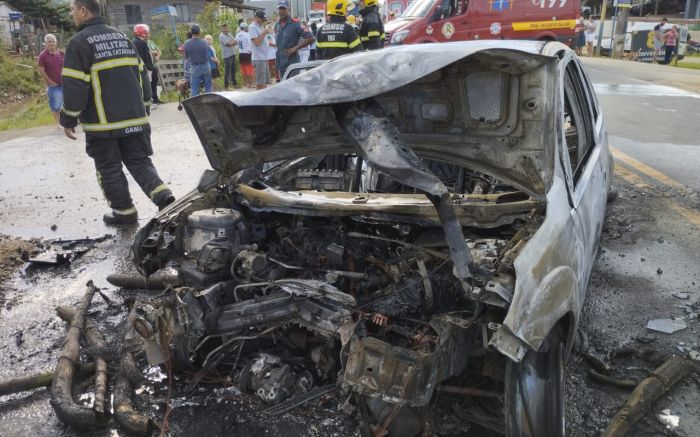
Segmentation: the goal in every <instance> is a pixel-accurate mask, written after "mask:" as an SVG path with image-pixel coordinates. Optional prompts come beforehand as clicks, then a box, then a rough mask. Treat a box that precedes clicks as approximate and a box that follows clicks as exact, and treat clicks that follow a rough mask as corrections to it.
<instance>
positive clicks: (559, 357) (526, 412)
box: [504, 327, 566, 437]
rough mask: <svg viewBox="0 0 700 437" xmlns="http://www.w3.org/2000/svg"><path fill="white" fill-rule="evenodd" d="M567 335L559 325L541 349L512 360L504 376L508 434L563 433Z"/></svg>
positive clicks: (524, 436) (552, 435)
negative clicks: (514, 360)
mask: <svg viewBox="0 0 700 437" xmlns="http://www.w3.org/2000/svg"><path fill="white" fill-rule="evenodd" d="M564 348H565V345H564V335H563V333H562V330H561V329H560V328H559V327H556V328H555V329H553V330H552V332H551V333H550V334H549V336H548V337H547V339H546V340H545V342H544V344H543V345H542V347H541V348H540V350H539V351H538V352H529V353H528V354H527V355H526V356H525V357H524V358H523V360H522V361H521V362H520V363H514V362H512V361H510V360H509V362H508V364H507V366H506V380H505V382H506V383H505V402H504V404H505V405H504V408H505V411H504V413H505V419H506V436H507V437H542V436H547V437H564V436H565V435H566V431H565V419H564V417H565V413H566V397H565V392H564Z"/></svg>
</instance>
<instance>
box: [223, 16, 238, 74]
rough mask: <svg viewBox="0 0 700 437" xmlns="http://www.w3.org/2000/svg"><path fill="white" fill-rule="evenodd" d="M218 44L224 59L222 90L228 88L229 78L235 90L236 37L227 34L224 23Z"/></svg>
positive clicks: (227, 30)
mask: <svg viewBox="0 0 700 437" xmlns="http://www.w3.org/2000/svg"><path fill="white" fill-rule="evenodd" d="M219 43H220V44H221V56H222V57H223V58H224V88H228V84H229V78H230V79H231V84H232V85H233V86H234V87H236V88H237V87H238V83H236V47H237V46H238V41H237V40H236V37H235V36H233V34H232V33H231V32H229V28H228V24H226V23H224V24H223V25H222V26H221V33H220V34H219Z"/></svg>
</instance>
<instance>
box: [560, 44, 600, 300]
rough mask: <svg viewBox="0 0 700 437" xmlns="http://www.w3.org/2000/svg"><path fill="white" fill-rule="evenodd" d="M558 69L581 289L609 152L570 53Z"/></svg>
mask: <svg viewBox="0 0 700 437" xmlns="http://www.w3.org/2000/svg"><path fill="white" fill-rule="evenodd" d="M562 63H563V65H562V66H561V68H560V73H561V74H562V79H563V82H564V84H563V85H564V86H563V90H564V95H563V99H564V106H563V108H564V121H563V123H564V125H563V126H562V129H563V132H564V138H565V144H566V150H564V151H563V152H564V154H565V156H564V158H565V159H563V160H562V162H564V163H565V164H564V166H565V171H566V172H567V179H568V186H569V194H570V195H569V201H570V203H571V206H572V210H571V213H572V215H573V218H574V222H575V224H576V228H577V234H578V236H579V238H580V241H579V244H580V253H581V255H582V256H581V259H580V271H579V280H580V281H581V284H580V285H581V290H585V285H586V284H587V282H588V277H589V275H590V272H591V270H592V267H593V262H594V260H595V255H596V251H597V249H598V241H599V237H600V232H601V229H602V227H603V219H604V217H605V206H606V199H607V191H608V186H609V178H611V177H612V175H611V174H610V173H611V172H610V171H609V167H610V163H609V154H608V151H607V144H606V140H607V139H606V136H605V130H604V126H603V122H602V118H601V116H600V111H599V110H598V107H597V101H596V99H595V95H594V94H593V91H592V89H591V87H590V82H589V81H588V80H587V77H586V75H585V73H584V72H583V69H582V67H581V65H580V63H579V61H578V59H576V57H575V56H574V55H573V54H570V55H568V56H565V57H564V59H563V60H562Z"/></svg>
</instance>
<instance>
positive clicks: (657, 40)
mask: <svg viewBox="0 0 700 437" xmlns="http://www.w3.org/2000/svg"><path fill="white" fill-rule="evenodd" d="M667 25H668V19H666V18H662V19H661V21H660V22H659V23H658V24H657V25H656V26H654V35H653V36H654V51H653V54H652V63H653V62H656V58H657V55H658V53H659V52H663V61H660V62H659V63H663V64H669V63H670V62H671V60H672V59H673V54H674V53H677V49H678V39H679V37H680V35H679V32H678V26H676V25H675V24H674V25H673V26H671V28H670V29H668V28H667ZM577 29H578V41H577V44H576V53H577V54H578V55H579V56H580V55H581V54H582V48H583V47H586V54H587V55H588V56H593V45H594V43H595V40H596V37H597V35H596V34H597V32H596V29H597V26H596V23H595V21H593V19H592V18H591V11H590V10H585V11H584V12H583V14H582V17H581V18H580V19H579V22H578V24H577Z"/></svg>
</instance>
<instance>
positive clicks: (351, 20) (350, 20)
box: [348, 15, 357, 24]
mask: <svg viewBox="0 0 700 437" xmlns="http://www.w3.org/2000/svg"><path fill="white" fill-rule="evenodd" d="M355 23H357V18H355V16H354V15H348V24H355Z"/></svg>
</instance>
